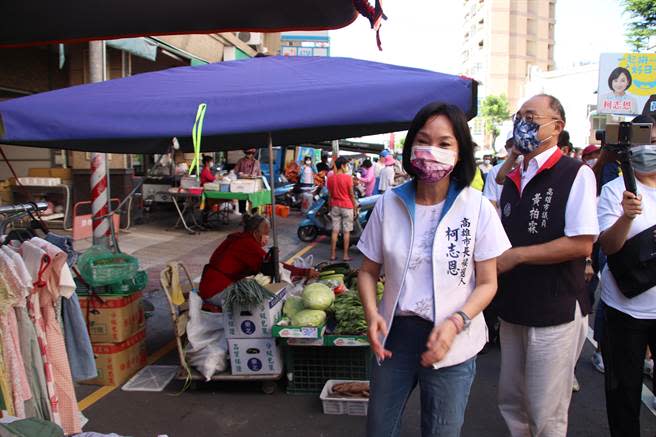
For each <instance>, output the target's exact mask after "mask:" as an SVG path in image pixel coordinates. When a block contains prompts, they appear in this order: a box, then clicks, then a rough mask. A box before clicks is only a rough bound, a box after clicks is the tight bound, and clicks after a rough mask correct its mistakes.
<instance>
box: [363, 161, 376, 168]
mask: <svg viewBox="0 0 656 437" xmlns="http://www.w3.org/2000/svg"><path fill="white" fill-rule="evenodd" d="M372 165H373V164H372V163H371V160H370V159H365V160H364V162H363V163H362V166H363V167H364V168H371V166H372Z"/></svg>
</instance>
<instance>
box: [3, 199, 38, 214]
mask: <svg viewBox="0 0 656 437" xmlns="http://www.w3.org/2000/svg"><path fill="white" fill-rule="evenodd" d="M46 209H48V203H47V202H32V203H17V204H14V205H0V214H12V213H15V212H31V211H45V210H46Z"/></svg>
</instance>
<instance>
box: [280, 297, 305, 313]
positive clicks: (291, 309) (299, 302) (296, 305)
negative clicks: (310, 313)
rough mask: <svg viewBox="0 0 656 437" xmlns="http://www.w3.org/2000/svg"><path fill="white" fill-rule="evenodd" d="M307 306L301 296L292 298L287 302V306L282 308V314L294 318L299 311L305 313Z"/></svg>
mask: <svg viewBox="0 0 656 437" xmlns="http://www.w3.org/2000/svg"><path fill="white" fill-rule="evenodd" d="M304 309H305V305H303V299H302V298H301V297H299V296H290V297H288V298H287V300H286V301H285V305H284V306H283V308H282V312H283V314H284V315H285V316H287V317H294V316H295V315H296V313H298V312H299V311H303V310H304Z"/></svg>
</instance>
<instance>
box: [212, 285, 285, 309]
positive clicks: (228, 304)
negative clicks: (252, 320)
mask: <svg viewBox="0 0 656 437" xmlns="http://www.w3.org/2000/svg"><path fill="white" fill-rule="evenodd" d="M272 297H275V295H274V294H273V293H271V292H270V291H269V290H267V289H266V288H264V287H262V286H261V285H260V284H259V283H258V282H257V281H256V280H254V279H242V280H241V281H237V282H235V283H234V284H231V285H229V286H228V287H226V289H225V290H223V307H224V308H228V309H232V308H233V307H234V306H235V305H238V306H240V307H242V308H247V307H254V306H258V305H259V304H261V303H262V302H264V301H265V300H269V299H271V298H272Z"/></svg>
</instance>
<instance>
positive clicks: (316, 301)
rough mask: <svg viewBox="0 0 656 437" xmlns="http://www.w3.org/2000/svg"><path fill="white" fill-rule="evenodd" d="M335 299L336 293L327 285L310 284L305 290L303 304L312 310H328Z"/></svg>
mask: <svg viewBox="0 0 656 437" xmlns="http://www.w3.org/2000/svg"><path fill="white" fill-rule="evenodd" d="M333 300H335V294H334V293H333V291H332V290H331V289H330V288H329V287H328V286H326V285H324V284H320V283H314V284H310V285H308V286H307V287H305V289H304V290H303V304H304V305H305V308H308V309H312V310H327V309H328V308H330V305H332V303H333Z"/></svg>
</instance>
